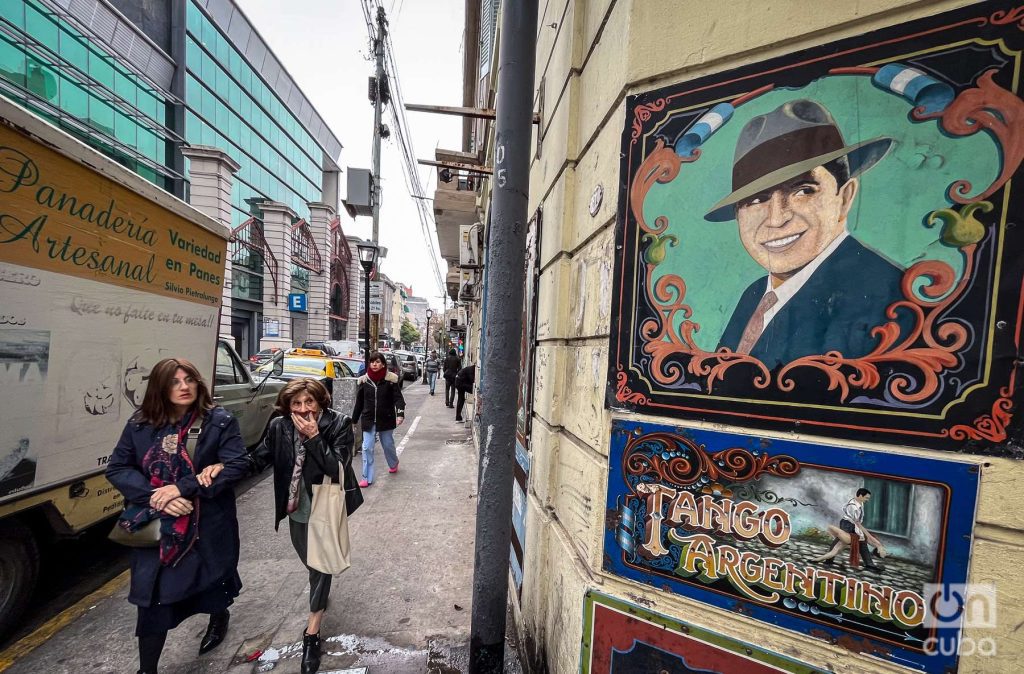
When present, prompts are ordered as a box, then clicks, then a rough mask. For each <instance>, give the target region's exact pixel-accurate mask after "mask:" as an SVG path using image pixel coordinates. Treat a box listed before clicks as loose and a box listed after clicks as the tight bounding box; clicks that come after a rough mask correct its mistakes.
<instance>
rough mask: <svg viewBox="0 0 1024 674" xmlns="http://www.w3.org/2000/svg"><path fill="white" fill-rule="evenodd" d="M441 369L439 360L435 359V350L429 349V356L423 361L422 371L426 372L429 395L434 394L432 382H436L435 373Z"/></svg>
mask: <svg viewBox="0 0 1024 674" xmlns="http://www.w3.org/2000/svg"><path fill="white" fill-rule="evenodd" d="M440 370H441V361H440V360H438V359H437V351H431V352H430V357H429V358H427V360H426V362H425V363H423V371H424V372H426V373H427V384H429V385H430V395H434V384H436V383H437V373H438V372H440Z"/></svg>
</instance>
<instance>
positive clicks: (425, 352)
mask: <svg viewBox="0 0 1024 674" xmlns="http://www.w3.org/2000/svg"><path fill="white" fill-rule="evenodd" d="M433 315H434V312H433V311H432V310H431V309H430V307H427V334H425V335H424V336H423V358H424V359H427V358H429V357H430V317H431V316H433ZM423 383H424V384H426V383H427V368H426V367H425V366H424V368H423Z"/></svg>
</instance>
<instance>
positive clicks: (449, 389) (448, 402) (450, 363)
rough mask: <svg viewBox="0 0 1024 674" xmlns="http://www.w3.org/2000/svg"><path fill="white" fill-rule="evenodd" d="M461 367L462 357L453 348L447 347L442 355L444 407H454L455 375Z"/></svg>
mask: <svg viewBox="0 0 1024 674" xmlns="http://www.w3.org/2000/svg"><path fill="white" fill-rule="evenodd" d="M461 369H462V359H461V358H459V354H457V353H455V349H449V350H448V355H447V356H445V357H444V404H445V407H455V376H456V375H458V374H459V370H461Z"/></svg>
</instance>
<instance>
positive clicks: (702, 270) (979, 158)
mask: <svg viewBox="0 0 1024 674" xmlns="http://www.w3.org/2000/svg"><path fill="white" fill-rule="evenodd" d="M796 98H809V99H813V100H816V101H818V102H820V103H822V104H823V105H825V107H827V108H828V109H829V111H831V113H832V115H833V117H834V118H835V120H836V122H837V123H838V125H839V128H840V130H841V131H842V133H843V138H844V139H845V140H846V143H847V144H853V143H856V142H858V141H861V140H868V139H871V138H875V137H878V136H889V137H891V138H894V139H895V143H894V144H893V148H892V149H891V150H890V151H889V154H888V155H886V157H885V158H884V159H882V161H880V162H879V163H878V164H876V165H875V166H873V167H872V168H871V169H869V170H868V171H867V172H866V173H864V174H862V175H861V176H860V190H859V192H858V195H857V198H856V201H855V203H854V206H853V209H852V211H851V213H850V219H849V226H848V227H849V230H850V232H851V234H853V235H854V236H855V237H856V238H857V239H858V240H859V241H860V242H862V243H863V244H865V245H867V246H868V247H870V248H872V249H873V250H876V251H878V252H879V253H880V254H882V255H883V256H884V257H886V258H888V259H890V260H892V261H893V262H895V263H897V264H899V265H901V266H903V267H908V266H910V265H912V264H914V263H915V262H918V261H920V260H924V259H932V260H941V261H944V262H947V263H949V264H950V265H951V266H952V267H953V269H954V270H955V271H956V272H957V273H958V274H959V273H960V272H961V270H962V269H963V257H962V255H961V253H960V251H959V249H957V248H953V247H950V246H948V245H946V244H944V243H943V242H942V241H941V240H940V238H939V237H940V235H941V225H940V226H936V227H928V226H926V225H925V218H926V217H927V215H928V214H929V213H931V212H932V211H934V210H936V209H939V208H946V207H949V206H950V205H951V203H952V202H950V200H949V199H948V198H947V197H946V191H947V189H948V187H949V185H950V184H952V183H953V182H955V181H957V180H961V179H966V180H969V181H970V182H971V184H972V190H971V192H970V195H974V194H979V193H980V192H982V191H983V190H984V189H985V188H986V187H987V186H988V185H989V184H990V183H991V181H992V180H993V179H994V178H995V177H996V176H997V175H998V172H999V168H1000V164H1001V160H1000V155H999V151H998V146H997V145H996V143H995V142H994V141H993V140H992V139H991V138H990V137H989V136H988V134H987V133H985V132H979V133H977V134H974V135H973V136H969V137H963V138H952V137H948V136H946V135H944V134H943V133H942V131H941V130H940V129H939V124H938V122H937V121H935V120H929V121H924V122H912V121H911V120H910V118H909V114H910V111H911V110H912V105H911V103H910V102H908V101H907V100H906V99H904V98H901V97H899V96H896V95H895V94H892V93H888V92H885V91H882V90H880V89H878V88H876V87H875V86H874V85H872V84H871V81H870V78H868V77H862V76H833V77H826V78H822V79H819V80H816V81H815V82H812V83H811V84H809V85H808V86H806V87H804V88H802V89H798V90H794V89H778V90H775V91H771V92H769V93H767V94H764V95H762V96H759V97H758V98H756V99H754V100H752V101H750V102H749V103H746V104H744V105H742V106H740V107H739V108H737V110H736V113H735V114H734V115H733V117H732V119H731V120H729V122H728V123H726V124H725V125H724V126H723V127H722V128H721V129H719V130H718V132H717V133H715V134H714V135H713V136H711V138H709V139H708V141H707V142H706V143H704V145H703V146H701V152H702V155H701V157H700V159H699V160H697V161H696V162H694V163H690V164H683V166H682V169H681V170H680V172H679V175H678V176H676V179H675V180H673V181H672V182H670V183H667V184H655V185H654V187H652V188H651V190H650V192H649V193H648V195H647V199H646V201H645V202H644V218H645V219H646V220H647V222H649V223H653V221H654V219H655V218H656V217H658V216H659V215H665V216H667V217H668V220H669V227H668V229H667V231H666V233H668V234H674V235H675V236H677V237H678V238H679V244H678V245H677V246H676V247H674V248H668V249H667V252H668V256H667V257H666V259H665V261H664V262H663V263H662V264H661V265H659V266H658V268H657V269H656V271H655V273H654V280H655V281H657V279H658V278H660V277H661V276H662V275H664V274H677V275H679V276H681V277H682V278H683V279H684V280H685V281H686V287H687V291H686V302H687V304H689V305H690V307H692V308H693V317H692V320H693V321H695V322H696V323H698V324H699V325H700V330H699V331H698V332H697V333H696V334H695V335H694V338H695V340H696V342H697V344H698V345H699V346H700V347H701V348H703V349H706V350H713V349H715V348H716V347H717V346H718V340H719V338H720V337H721V334H722V332H723V331H724V330H725V326H726V323H728V321H729V318H730V316H731V315H732V312H733V309H734V308H735V306H736V303H737V301H738V300H739V298H740V295H741V294H742V293H743V291H744V290H745V289H746V287H747V286H748V285H750V283H752V282H753V281H755V280H756V279H758V278H761V277H763V276H765V273H766V272H765V270H764V269H763V268H762V267H760V266H759V265H758V264H757V263H755V262H754V261H753V260H752V259H751V258H750V256H749V255H748V254H747V252H746V250H745V249H744V248H743V246H742V244H741V243H740V240H739V236H738V234H737V229H736V221H735V220H730V221H728V222H718V223H714V222H708V221H706V220H704V214H705V213H706V212H707V211H708V210H709V209H710V208H711V206H713V205H714V204H715V203H716V202H717V201H718V200H719V199H721V198H722V197H724V196H725V195H726V194H728V193H729V192H730V191H731V187H730V186H731V183H732V160H733V153H734V150H735V147H736V139H737V138H738V136H739V133H740V130H741V129H742V128H743V125H744V124H746V122H747V121H748V120H749V119H750V118H752V117H754V116H755V115H760V114H764V113H766V112H769V111H771V110H773V109H775V108H776V107H778V106H779V105H781V104H782V103H784V102H785V101H788V100H793V99H796ZM998 206H1001V205H1000V204H997V207H998ZM980 219H981V221H982V222H983V223H985V224H986V225H990V224H992V219H993V218H992V217H991V216H989V217H986V216H984V215H982V216H981V217H980ZM848 282H850V283H856V279H850V280H849V281H848ZM680 320H682V318H681V317H680Z"/></svg>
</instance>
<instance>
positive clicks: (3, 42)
mask: <svg viewBox="0 0 1024 674" xmlns="http://www.w3.org/2000/svg"><path fill="white" fill-rule="evenodd" d="M0 95H4V96H6V97H8V98H11V99H13V100H15V101H17V102H18V103H20V104H22V105H23V106H25V107H27V108H29V109H30V110H32V111H33V112H35V113H36V114H38V115H40V116H42V117H44V118H46V119H47V120H49V121H50V122H51V123H53V124H54V125H56V126H59V127H60V128H62V129H64V130H65V131H67V132H69V133H71V134H72V135H74V136H76V137H78V138H79V139H81V140H83V141H85V142H86V143H88V144H90V145H91V146H93V147H94V148H96V149H97V150H99V151H100V152H102V153H104V154H106V155H108V156H110V157H112V158H113V159H115V160H116V161H118V162H120V163H121V164H123V165H124V166H126V167H128V168H129V169H131V170H133V171H135V172H137V173H139V174H140V175H142V176H143V177H145V178H146V179H148V180H150V181H151V182H153V183H155V184H156V185H158V186H160V187H162V188H164V189H166V190H167V191H169V192H172V193H174V194H175V195H176V196H178V197H181V198H183V199H186V200H187V199H188V197H189V164H188V160H187V159H186V158H185V157H184V156H183V155H182V152H181V149H182V147H183V146H185V145H207V146H212V147H216V148H219V149H221V150H223V151H224V152H225V153H227V155H228V156H230V157H231V158H232V159H233V160H234V161H235V162H237V163H238V165H239V167H240V168H239V170H238V172H237V174H236V175H235V177H234V180H233V184H232V192H231V206H232V210H231V219H230V222H226V223H224V224H226V225H228V226H229V227H231V228H232V229H233V230H238V231H237V234H236V237H235V239H236V240H233V242H232V244H231V250H230V253H231V258H232V277H231V279H232V283H231V291H230V293H231V299H232V303H231V305H232V322H233V328H232V332H235V329H234V323H235V319H237V321H238V324H239V333H240V334H243V333H244V335H245V337H244V338H239V344H238V345H239V347H240V351H242V352H243V353H248V352H249V351H250V350H251V349H253V348H254V347H256V345H257V344H258V342H259V339H260V337H261V336H262V302H263V299H264V290H265V289H264V283H263V280H264V255H263V254H261V252H260V250H261V248H260V245H257V244H258V243H259V242H262V241H263V237H262V232H261V226H262V225H261V222H260V218H261V217H262V216H261V211H260V209H259V204H260V202H262V201H274V202H279V203H283V204H285V205H287V206H289V207H290V208H291V209H292V210H293V211H294V212H295V213H296V215H297V221H296V222H298V220H308V219H309V217H310V216H309V207H308V206H307V204H308V203H310V202H327V203H330V204H331V205H333V206H336V205H337V197H338V195H337V182H338V179H337V174H338V172H340V169H339V167H338V165H337V163H336V161H337V159H338V157H339V155H340V152H341V143H340V142H339V141H338V140H337V138H336V137H335V136H334V135H333V134H332V133H331V131H330V129H328V127H327V125H326V124H325V123H324V122H323V119H322V118H321V117H320V116H319V114H318V113H317V112H316V110H315V109H314V108H313V107H312V105H311V104H310V103H309V101H308V100H307V99H306V97H305V95H304V94H303V93H302V92H301V90H300V89H299V88H298V86H297V85H296V84H295V82H294V81H293V80H292V78H291V76H290V75H289V74H288V73H287V71H286V70H285V69H284V68H283V66H282V65H281V63H280V61H278V59H277V58H276V56H274V54H273V53H272V52H271V51H270V50H269V48H268V47H267V45H266V43H265V42H264V41H263V39H262V37H261V36H260V35H259V34H258V33H257V32H256V30H255V29H254V28H253V26H252V25H251V23H250V22H249V21H248V19H247V18H246V17H245V15H244V14H242V12H241V11H240V10H239V9H238V7H237V6H236V5H235V4H234V2H233V1H232V0H165V1H163V2H152V3H149V2H147V3H140V2H137V0H0ZM254 216H255V217H256V218H257V220H256V221H255V222H254V223H253V222H250V219H251V218H252V217H254ZM246 223H249V226H248V227H244V228H243V227H242V225H243V224H246ZM262 245H265V243H264V244H262ZM316 245H317V246H318V247H322V248H324V249H325V250H326V249H329V247H330V242H327V241H324V242H316ZM275 255H276V258H277V260H279V261H280V263H281V264H285V265H288V268H289V269H290V270H291V275H290V276H291V283H290V290H291V291H292V292H300V293H304V292H307V291H308V290H309V287H310V270H309V269H308V268H305V267H304V266H302V265H297V264H294V263H293V262H292V260H293V259H294V256H293V255H292V251H290V250H285V251H275ZM306 267H308V265H307V266H306ZM345 287H346V288H347V287H348V284H347V282H346V283H345ZM236 300H237V301H236Z"/></svg>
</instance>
